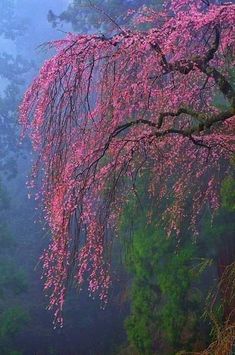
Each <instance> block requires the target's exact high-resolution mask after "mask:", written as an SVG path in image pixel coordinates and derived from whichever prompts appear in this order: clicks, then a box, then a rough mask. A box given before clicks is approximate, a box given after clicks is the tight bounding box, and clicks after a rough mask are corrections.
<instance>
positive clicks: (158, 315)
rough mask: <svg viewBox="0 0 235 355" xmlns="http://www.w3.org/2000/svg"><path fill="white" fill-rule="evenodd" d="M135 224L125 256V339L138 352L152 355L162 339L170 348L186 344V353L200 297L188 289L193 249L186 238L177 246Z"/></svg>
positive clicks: (153, 229)
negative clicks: (130, 278) (128, 281)
mask: <svg viewBox="0 0 235 355" xmlns="http://www.w3.org/2000/svg"><path fill="white" fill-rule="evenodd" d="M140 226H141V227H139V228H138V230H137V231H135V232H134V234H133V239H132V247H131V248H130V249H129V251H128V255H127V267H128V269H129V271H130V272H131V273H132V275H133V283H132V289H131V315H130V317H129V318H128V319H127V321H126V329H127V334H128V339H129V341H130V343H132V344H134V345H135V346H136V348H137V349H138V351H139V352H140V353H141V354H152V353H153V349H154V342H162V341H165V342H167V343H168V344H170V345H171V346H172V348H173V349H175V350H177V349H179V348H180V346H184V345H185V344H186V345H187V346H188V347H189V349H190V343H192V342H193V341H195V339H194V336H195V331H196V327H197V326H198V323H199V320H200V311H201V314H202V309H201V310H200V306H199V304H200V302H201V297H202V295H201V294H200V291H199V290H197V291H195V289H194V290H193V291H192V288H191V287H192V285H193V282H195V279H196V278H197V276H198V275H199V274H200V271H199V270H200V268H198V267H197V266H198V261H197V259H196V256H197V254H198V248H197V246H196V245H195V244H193V243H192V242H191V241H190V238H189V239H188V241H186V242H180V243H177V240H176V239H174V238H166V236H165V234H164V232H163V231H162V230H161V228H159V227H158V226H156V225H154V224H153V223H152V224H146V221H145V220H144V219H143V221H142V223H140ZM185 239H186V240H187V238H185ZM196 269H197V272H195V270H196ZM201 270H202V271H203V270H204V268H202V269H201ZM196 310H197V314H196ZM185 328H187V332H186V329H185ZM186 333H187V334H186Z"/></svg>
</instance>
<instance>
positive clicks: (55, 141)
mask: <svg viewBox="0 0 235 355" xmlns="http://www.w3.org/2000/svg"><path fill="white" fill-rule="evenodd" d="M234 17H235V5H233V4H230V3H229V4H222V5H221V4H216V3H210V2H209V1H200V0H197V1H190V0H187V1H186V0H177V1H176V0H172V1H171V2H170V3H169V2H166V3H165V5H164V6H163V8H162V9H161V10H154V9H152V8H146V7H145V8H142V10H141V11H133V14H132V23H131V26H130V28H131V29H130V28H126V27H124V26H119V25H118V24H116V31H115V33H112V35H111V36H110V37H108V36H105V35H77V34H69V35H67V36H66V38H65V39H62V40H59V41H55V42H53V43H49V47H51V48H54V49H55V50H56V54H55V55H54V56H53V57H52V58H51V59H49V60H48V61H46V63H45V64H44V65H43V67H42V69H41V71H40V73H39V76H38V77H37V78H36V79H35V80H34V81H33V83H32V85H31V86H30V88H29V89H28V90H27V92H26V94H25V96H24V100H23V102H22V105H21V108H20V122H21V124H22V125H23V131H24V133H25V132H26V131H27V132H28V133H29V135H30V136H31V139H32V142H33V146H34V148H35V150H36V151H37V153H38V159H37V162H36V164H35V166H34V169H33V177H32V181H31V184H30V185H31V186H33V185H34V180H35V177H36V175H37V174H38V173H39V172H40V176H42V180H43V186H42V189H41V192H42V195H43V199H44V205H45V216H46V220H47V222H48V223H49V226H50V228H51V231H52V240H51V244H50V246H49V248H48V249H47V250H45V253H44V255H43V257H42V258H43V262H44V276H45V278H46V280H45V289H46V290H47V292H49V294H50V306H51V307H55V317H56V319H57V321H59V323H62V317H61V311H62V308H63V304H64V299H65V295H66V290H67V286H68V282H69V281H71V280H73V282H74V281H75V283H76V284H77V285H78V286H79V287H80V286H81V285H82V283H83V282H84V281H85V280H87V282H88V289H89V291H90V292H91V293H94V292H98V293H99V296H100V298H101V300H102V301H103V302H104V303H106V302H107V292H108V288H109V285H110V282H111V281H110V274H109V268H110V257H109V256H110V253H109V248H110V246H111V244H112V240H111V239H112V238H111V235H113V234H117V225H118V220H119V217H120V213H121V211H122V208H123V205H124V203H125V202H126V199H127V190H131V191H133V193H135V180H136V177H137V176H138V175H139V174H142V173H143V172H145V171H146V170H147V171H148V172H149V176H150V179H149V186H148V191H149V193H150V194H151V195H153V196H155V199H156V205H157V204H158V203H159V206H160V202H161V201H162V199H163V198H164V200H165V201H168V203H167V205H166V207H165V208H164V210H162V211H161V212H162V220H163V221H164V223H165V228H166V232H167V233H168V234H174V233H175V234H179V232H180V228H181V225H182V222H183V221H184V219H185V218H186V217H188V216H190V219H191V223H190V225H189V229H191V231H193V233H194V234H195V235H196V234H197V227H198V223H199V220H200V216H201V213H202V212H203V210H204V208H205V207H206V206H210V208H211V209H212V210H214V209H217V208H218V207H219V203H220V202H219V190H220V183H221V181H222V179H223V178H224V176H225V175H226V174H227V173H228V170H229V166H230V165H229V159H230V158H231V156H232V154H233V152H234V128H235V125H234V124H235V121H234V113H235V95H234V87H233V84H232V78H233V75H234V73H233V71H232V69H231V68H232V65H233V64H234V57H233V49H234V26H233V25H234ZM218 102H219V103H220V105H218V104H217V103H218ZM159 208H162V207H159Z"/></svg>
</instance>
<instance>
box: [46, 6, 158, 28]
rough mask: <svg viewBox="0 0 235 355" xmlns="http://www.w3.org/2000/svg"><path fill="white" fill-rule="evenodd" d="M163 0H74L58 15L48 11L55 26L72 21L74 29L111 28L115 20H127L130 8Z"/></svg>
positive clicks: (121, 21)
mask: <svg viewBox="0 0 235 355" xmlns="http://www.w3.org/2000/svg"><path fill="white" fill-rule="evenodd" d="M161 3H162V1H161V0H160V1H159V0H158V1H156V0H144V1H143V0H127V1H126V0H118V1H117V0H103V1H101V0H96V1H90V0H73V1H71V2H70V4H69V5H68V7H67V9H66V10H65V11H63V12H62V13H60V14H59V15H56V14H55V13H53V11H51V10H50V11H49V12H48V21H49V22H51V23H52V25H53V26H54V27H56V26H58V25H61V24H64V23H71V25H72V28H73V30H74V31H81V30H83V31H85V32H88V31H91V29H93V30H102V31H104V30H108V29H109V30H110V28H113V22H112V21H111V22H110V18H111V19H112V20H114V21H115V22H118V23H119V24H120V23H121V24H123V23H126V22H127V18H128V16H127V13H128V11H129V10H137V9H139V8H140V7H141V6H143V5H145V6H148V7H150V6H151V7H155V8H156V7H159V5H160V4H161Z"/></svg>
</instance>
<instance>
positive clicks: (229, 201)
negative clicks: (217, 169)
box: [221, 176, 235, 212]
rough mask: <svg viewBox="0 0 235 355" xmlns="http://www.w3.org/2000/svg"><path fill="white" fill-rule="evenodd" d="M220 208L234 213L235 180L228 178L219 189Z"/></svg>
mask: <svg viewBox="0 0 235 355" xmlns="http://www.w3.org/2000/svg"><path fill="white" fill-rule="evenodd" d="M221 197H222V206H223V207H224V208H225V209H226V210H228V211H229V212H235V179H234V178H233V177H232V176H228V177H227V178H226V179H225V180H224V181H223V184H222V189H221Z"/></svg>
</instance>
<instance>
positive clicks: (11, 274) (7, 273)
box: [0, 261, 28, 295]
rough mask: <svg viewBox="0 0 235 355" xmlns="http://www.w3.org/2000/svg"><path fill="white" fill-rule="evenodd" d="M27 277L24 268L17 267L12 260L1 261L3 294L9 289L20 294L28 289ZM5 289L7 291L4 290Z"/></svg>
mask: <svg viewBox="0 0 235 355" xmlns="http://www.w3.org/2000/svg"><path fill="white" fill-rule="evenodd" d="M27 287H28V284H27V278H26V274H25V272H24V271H23V270H22V269H19V268H17V267H16V266H15V265H14V264H13V263H12V262H11V261H0V290H1V291H2V294H5V293H6V292H7V293H9V290H11V292H12V293H13V294H15V295H19V294H21V293H23V292H25V291H26V290H27ZM4 291H5V292H4Z"/></svg>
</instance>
